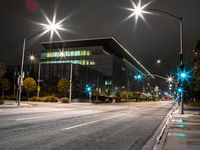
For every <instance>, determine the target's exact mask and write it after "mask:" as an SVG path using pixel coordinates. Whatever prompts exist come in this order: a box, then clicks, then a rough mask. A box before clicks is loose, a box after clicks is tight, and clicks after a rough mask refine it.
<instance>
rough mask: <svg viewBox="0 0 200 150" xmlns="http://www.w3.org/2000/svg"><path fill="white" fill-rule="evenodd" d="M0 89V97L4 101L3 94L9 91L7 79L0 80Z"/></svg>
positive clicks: (9, 85)
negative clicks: (0, 92) (0, 91)
mask: <svg viewBox="0 0 200 150" xmlns="http://www.w3.org/2000/svg"><path fill="white" fill-rule="evenodd" d="M0 87H1V90H2V94H1V97H2V99H4V93H5V91H8V90H10V88H11V83H10V81H9V80H8V79H5V78H1V79H0Z"/></svg>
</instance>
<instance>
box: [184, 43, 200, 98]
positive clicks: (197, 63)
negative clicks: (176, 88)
mask: <svg viewBox="0 0 200 150" xmlns="http://www.w3.org/2000/svg"><path fill="white" fill-rule="evenodd" d="M192 70H193V79H192V83H191V84H190V85H189V86H188V87H187V88H186V96H187V97H189V98H195V99H197V100H200V93H199V91H200V40H199V41H197V44H196V46H195V48H194V50H193V58H192Z"/></svg>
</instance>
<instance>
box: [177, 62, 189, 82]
mask: <svg viewBox="0 0 200 150" xmlns="http://www.w3.org/2000/svg"><path fill="white" fill-rule="evenodd" d="M189 77H190V72H189V71H187V67H186V65H185V64H182V65H179V66H178V78H179V79H180V80H181V81H183V80H187V79H188V78H189Z"/></svg>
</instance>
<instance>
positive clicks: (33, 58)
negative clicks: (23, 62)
mask: <svg viewBox="0 0 200 150" xmlns="http://www.w3.org/2000/svg"><path fill="white" fill-rule="evenodd" d="M29 60H30V61H31V62H33V61H35V56H34V55H33V54H31V55H30V56H29Z"/></svg>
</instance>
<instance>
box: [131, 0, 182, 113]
mask: <svg viewBox="0 0 200 150" xmlns="http://www.w3.org/2000/svg"><path fill="white" fill-rule="evenodd" d="M132 3H133V7H134V8H133V9H129V10H131V11H132V12H133V13H132V14H131V16H135V19H136V21H137V20H138V17H141V18H142V19H143V20H144V16H143V14H145V13H146V14H147V13H151V12H156V13H161V14H164V15H167V16H170V17H172V18H175V19H176V20H178V21H179V24H180V52H179V56H180V66H183V19H182V17H180V16H176V15H174V14H172V13H169V12H167V11H163V10H160V9H146V7H147V6H148V5H149V4H150V3H147V4H145V5H143V6H141V0H140V1H139V3H138V5H137V6H136V5H135V3H134V2H132ZM181 94H182V95H181V114H184V107H183V92H182V93H181Z"/></svg>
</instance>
